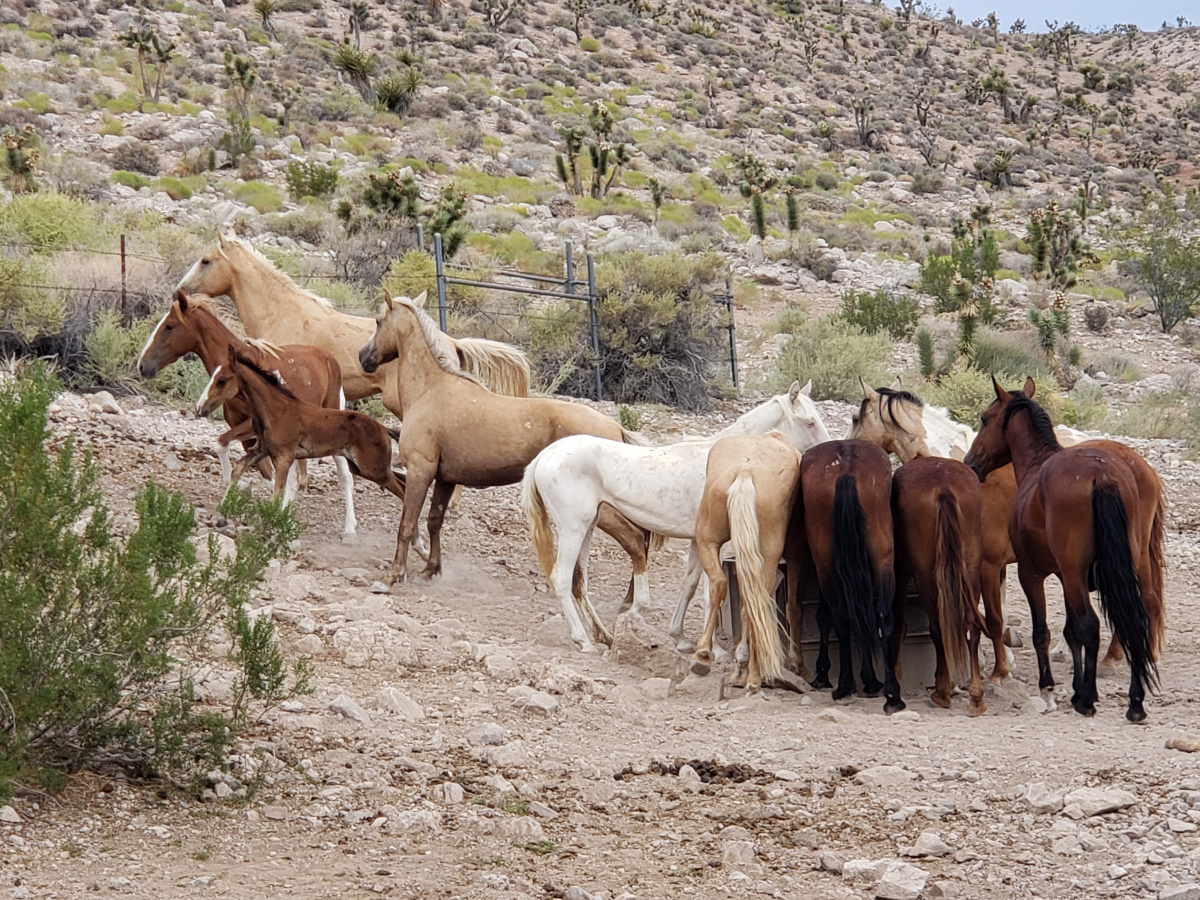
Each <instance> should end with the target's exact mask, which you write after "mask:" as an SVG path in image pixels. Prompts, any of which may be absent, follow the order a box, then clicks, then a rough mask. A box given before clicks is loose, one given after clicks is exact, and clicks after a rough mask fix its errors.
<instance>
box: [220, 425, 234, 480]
mask: <svg viewBox="0 0 1200 900" xmlns="http://www.w3.org/2000/svg"><path fill="white" fill-rule="evenodd" d="M224 437H225V435H221V437H219V438H217V445H216V451H217V462H218V463H219V464H220V466H221V484H222V485H224V486H225V487H229V486H230V484H232V483H233V482H232V476H233V466H232V465H230V462H229V444H228V443H227V442H226V441H224V440H222V438H224Z"/></svg>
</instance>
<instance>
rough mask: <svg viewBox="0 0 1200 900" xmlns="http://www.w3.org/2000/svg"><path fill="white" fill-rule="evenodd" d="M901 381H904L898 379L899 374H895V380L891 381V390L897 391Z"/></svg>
mask: <svg viewBox="0 0 1200 900" xmlns="http://www.w3.org/2000/svg"><path fill="white" fill-rule="evenodd" d="M903 383H904V382H903V381H901V380H900V376H899V375H897V376H896V380H895V381H893V382H892V390H893V391H898V390H900V386H901V385H902V384H903Z"/></svg>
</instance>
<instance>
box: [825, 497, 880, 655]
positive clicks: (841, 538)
mask: <svg viewBox="0 0 1200 900" xmlns="http://www.w3.org/2000/svg"><path fill="white" fill-rule="evenodd" d="M833 557H834V573H835V575H836V576H837V584H838V588H839V590H840V591H841V595H842V596H841V604H840V605H841V607H842V608H841V609H840V610H836V609H835V610H834V614H835V615H843V616H849V617H850V626H851V629H852V631H853V634H854V639H855V640H856V641H857V642H858V649H859V653H861V654H862V655H863V658H864V659H869V658H870V657H871V656H872V655H873V654H874V652H875V647H876V645H877V644H878V642H879V627H878V623H877V621H876V610H875V580H874V577H873V575H872V569H871V556H870V553H869V552H868V551H867V518H866V514H865V513H864V512H863V508H862V504H861V503H860V502H859V499H858V484H857V481H856V479H855V477H854V476H853V475H842V476H840V477H839V478H838V480H837V484H836V485H835V486H834V491H833Z"/></svg>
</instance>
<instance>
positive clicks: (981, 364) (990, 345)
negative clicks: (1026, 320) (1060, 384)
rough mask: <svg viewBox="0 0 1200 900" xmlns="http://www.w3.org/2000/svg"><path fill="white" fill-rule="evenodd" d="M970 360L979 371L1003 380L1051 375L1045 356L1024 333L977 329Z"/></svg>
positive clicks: (1044, 377)
mask: <svg viewBox="0 0 1200 900" xmlns="http://www.w3.org/2000/svg"><path fill="white" fill-rule="evenodd" d="M973 364H974V366H975V368H977V369H978V370H979V371H981V372H984V373H985V374H988V375H995V376H996V378H997V379H999V380H1000V381H1001V382H1004V383H1007V382H1009V381H1018V380H1023V379H1025V378H1026V377H1028V376H1032V377H1033V378H1034V380H1035V381H1037V382H1038V383H1041V382H1042V381H1045V380H1046V379H1048V378H1053V375H1052V374H1051V372H1050V368H1049V367H1048V366H1047V365H1046V357H1045V356H1044V355H1043V354H1042V353H1040V352H1039V351H1038V349H1037V346H1036V345H1035V344H1034V342H1033V341H1032V340H1031V339H1030V337H1029V336H1028V334H1027V333H1026V334H1024V335H1022V334H1013V333H1004V332H997V331H982V332H980V334H979V335H978V336H977V337H976V338H975V356H974V360H973Z"/></svg>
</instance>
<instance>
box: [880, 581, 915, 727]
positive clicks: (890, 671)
mask: <svg viewBox="0 0 1200 900" xmlns="http://www.w3.org/2000/svg"><path fill="white" fill-rule="evenodd" d="M908 578H909V576H908V573H907V572H906V571H904V569H903V568H898V569H897V571H896V588H895V591H894V592H893V596H892V615H891V627H890V628H889V633H888V634H886V635H884V640H883V653H884V663H883V664H884V686H883V696H884V697H885V698H886V699H885V700H884V702H883V711H884V712H885V713H887V714H888V715H889V716H890V715H891V714H892V713H897V712H900V711H901V710H903V709H905V707H906V706H907V704H906V703H905V702H904V700H903V699H902V698H901V696H900V678H899V675H898V674H897V673H898V672H899V671H900V649H901V647H903V646H904V631H905V626H906V623H905V617H904V602H905V600H907V599H908Z"/></svg>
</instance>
